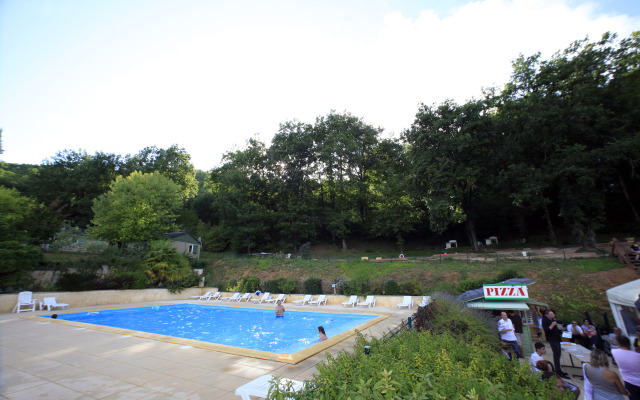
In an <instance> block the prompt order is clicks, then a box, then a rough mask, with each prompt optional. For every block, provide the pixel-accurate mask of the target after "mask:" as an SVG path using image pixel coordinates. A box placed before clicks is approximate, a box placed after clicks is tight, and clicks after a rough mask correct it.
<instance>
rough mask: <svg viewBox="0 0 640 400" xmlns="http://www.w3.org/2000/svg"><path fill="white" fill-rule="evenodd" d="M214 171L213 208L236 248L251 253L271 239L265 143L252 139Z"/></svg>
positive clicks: (271, 211) (270, 193) (226, 234)
mask: <svg viewBox="0 0 640 400" xmlns="http://www.w3.org/2000/svg"><path fill="white" fill-rule="evenodd" d="M223 162H224V164H223V166H221V167H220V168H216V169H214V170H213V171H212V172H211V181H212V186H211V187H212V189H211V193H212V195H213V198H214V200H213V203H212V209H213V213H214V214H215V218H216V220H217V221H218V223H219V224H220V225H222V226H223V227H224V231H225V233H224V237H225V238H226V240H228V241H229V243H230V245H231V247H232V248H233V249H234V250H237V251H242V250H246V251H247V252H249V253H250V252H251V251H252V250H253V249H255V248H256V247H257V246H264V245H265V244H267V243H269V242H270V240H271V233H272V232H273V223H274V221H273V207H272V206H273V205H272V190H271V189H270V187H269V179H268V171H267V169H266V146H265V144H264V143H262V142H260V141H258V140H256V139H250V140H249V141H248V142H247V146H246V148H245V149H243V150H238V151H234V152H229V153H227V154H225V155H224V157H223Z"/></svg>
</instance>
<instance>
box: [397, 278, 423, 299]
mask: <svg viewBox="0 0 640 400" xmlns="http://www.w3.org/2000/svg"><path fill="white" fill-rule="evenodd" d="M423 291H424V287H423V286H422V283H420V282H418V281H416V280H411V281H408V282H404V283H402V289H401V292H402V294H405V295H411V296H419V295H421V294H422V293H423Z"/></svg>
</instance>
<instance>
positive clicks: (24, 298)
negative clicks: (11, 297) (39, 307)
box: [12, 292, 37, 314]
mask: <svg viewBox="0 0 640 400" xmlns="http://www.w3.org/2000/svg"><path fill="white" fill-rule="evenodd" d="M36 300H37V299H34V298H33V292H20V293H18V302H17V303H16V306H15V307H13V311H12V312H14V313H18V314H20V313H21V312H23V311H35V310H36ZM22 307H27V308H22Z"/></svg>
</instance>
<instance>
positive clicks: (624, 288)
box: [607, 279, 640, 342]
mask: <svg viewBox="0 0 640 400" xmlns="http://www.w3.org/2000/svg"><path fill="white" fill-rule="evenodd" d="M638 295H640V279H638V280H635V281H631V282H627V283H625V284H623V285H620V286H616V287H613V288H611V289H609V290H607V298H608V299H609V305H610V306H611V313H612V314H613V318H615V320H616V325H617V326H618V327H619V328H620V329H621V330H622V334H623V335H625V336H628V337H629V338H630V339H631V341H632V342H633V339H634V338H635V336H636V326H638V319H639V318H640V313H638V310H637V309H636V307H635V305H634V303H635V302H636V300H638Z"/></svg>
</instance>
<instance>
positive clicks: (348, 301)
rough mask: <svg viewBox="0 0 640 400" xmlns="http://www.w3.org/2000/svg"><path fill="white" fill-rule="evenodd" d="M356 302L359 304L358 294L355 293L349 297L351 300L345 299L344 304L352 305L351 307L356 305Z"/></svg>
mask: <svg viewBox="0 0 640 400" xmlns="http://www.w3.org/2000/svg"><path fill="white" fill-rule="evenodd" d="M356 304H358V296H356V295H355V294H354V295H352V296H351V297H349V300H347V301H345V302H344V303H342V305H343V306H345V307H346V306H351V307H355V306H356Z"/></svg>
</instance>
